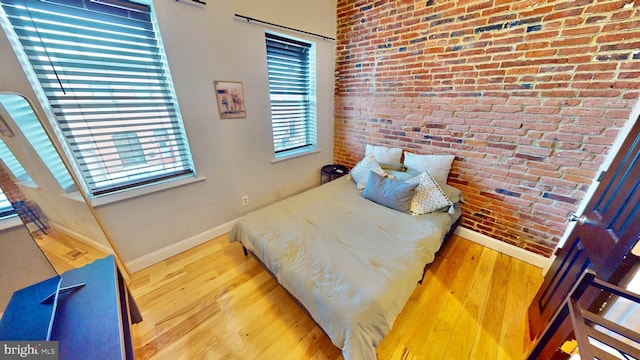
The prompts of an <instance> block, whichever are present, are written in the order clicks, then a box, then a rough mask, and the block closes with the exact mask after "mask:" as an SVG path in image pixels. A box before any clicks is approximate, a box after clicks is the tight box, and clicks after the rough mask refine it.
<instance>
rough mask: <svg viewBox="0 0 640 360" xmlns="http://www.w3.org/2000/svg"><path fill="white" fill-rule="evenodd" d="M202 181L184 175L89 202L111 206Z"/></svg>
mask: <svg viewBox="0 0 640 360" xmlns="http://www.w3.org/2000/svg"><path fill="white" fill-rule="evenodd" d="M204 180H206V178H205V177H201V176H198V177H196V176H191V175H186V176H184V177H181V178H176V179H168V180H165V181H162V182H158V183H155V184H150V185H146V186H140V187H137V188H132V189H126V190H123V191H119V192H115V193H111V194H108V195H102V196H99V197H94V198H90V199H89V201H91V206H93V207H100V206H102V205H107V204H112V203H116V202H119V201H123V200H128V199H132V198H135V197H138V196H143V195H147V194H151V193H154V192H158V191H164V190H167V189H172V188H175V187H178V186H184V185H189V184H193V183H197V182H200V181H204ZM70 198H71V199H73V197H70ZM83 202H84V201H83Z"/></svg>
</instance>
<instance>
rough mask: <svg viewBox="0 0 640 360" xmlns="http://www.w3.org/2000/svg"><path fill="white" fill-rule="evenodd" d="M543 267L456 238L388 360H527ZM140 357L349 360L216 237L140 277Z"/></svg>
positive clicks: (396, 330)
mask: <svg viewBox="0 0 640 360" xmlns="http://www.w3.org/2000/svg"><path fill="white" fill-rule="evenodd" d="M541 283H542V274H541V270H540V269H539V268H536V267H533V266H531V265H528V264H526V263H523V262H521V261H519V260H515V259H513V258H510V257H508V256H506V255H503V254H499V253H497V252H496V251H493V250H490V249H487V248H484V247H482V246H480V245H478V244H475V243H473V242H470V241H468V240H466V239H463V238H460V237H457V236H454V237H453V238H451V239H450V240H449V242H447V243H446V244H445V245H444V247H443V248H442V249H441V251H440V252H439V254H438V255H437V257H436V260H435V262H434V263H433V264H431V265H430V267H429V270H428V272H427V275H426V277H425V281H424V283H423V284H422V285H418V286H417V287H416V290H415V291H414V293H413V295H412V296H411V298H410V300H409V302H408V303H407V305H406V306H405V308H404V310H403V311H402V313H401V314H400V316H399V317H398V319H397V320H396V321H395V323H394V326H393V329H392V330H391V332H390V333H389V334H388V335H387V336H386V338H385V339H384V341H383V342H382V343H381V344H380V345H379V347H378V359H408V360H409V359H522V358H523V356H524V352H525V348H526V347H527V346H528V343H527V340H526V339H527V336H526V335H525V334H526V333H527V329H526V310H527V307H528V305H529V302H530V301H531V299H532V298H533V296H534V294H535V292H536V290H537V289H538V287H539V286H540V284H541ZM130 289H131V291H132V293H133V295H134V297H135V299H136V302H137V304H138V306H139V308H140V310H141V311H142V315H143V318H144V321H142V322H141V323H139V324H136V325H134V326H133V335H134V345H135V351H136V356H137V358H138V359H296V360H297V359H341V356H340V351H339V349H338V348H336V347H335V346H334V345H333V344H331V341H330V340H329V338H328V337H327V336H326V335H325V334H324V333H323V332H322V330H320V328H319V327H318V326H317V325H316V324H315V323H314V322H313V321H312V320H311V319H310V318H309V317H308V315H306V313H305V312H304V311H303V310H301V309H300V307H299V306H298V305H297V304H296V303H295V302H294V301H293V300H291V298H290V297H289V295H288V294H287V293H286V292H285V291H284V290H283V289H282V288H281V287H280V286H279V285H278V284H277V283H276V282H275V281H274V280H273V279H272V278H271V277H270V276H269V275H268V274H267V273H266V272H265V271H264V270H263V269H262V268H261V267H260V265H258V263H257V262H256V261H255V260H254V259H253V258H252V257H251V256H248V257H245V256H244V255H243V254H242V250H241V247H240V245H239V244H237V243H229V242H228V238H227V237H226V236H221V237H219V238H216V239H213V240H211V241H209V242H207V243H205V244H203V245H201V246H198V247H196V248H193V249H191V250H189V251H186V252H184V253H182V254H179V255H177V256H174V257H172V258H170V259H168V260H166V261H163V262H161V263H158V264H156V265H153V266H151V267H149V268H146V269H144V270H142V271H139V272H137V273H134V274H133V275H132V277H131V284H130Z"/></svg>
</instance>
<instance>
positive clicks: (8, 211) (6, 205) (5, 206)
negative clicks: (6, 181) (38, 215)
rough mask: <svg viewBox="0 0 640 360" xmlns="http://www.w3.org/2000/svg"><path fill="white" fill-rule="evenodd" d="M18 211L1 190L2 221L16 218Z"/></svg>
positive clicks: (0, 210)
mask: <svg viewBox="0 0 640 360" xmlns="http://www.w3.org/2000/svg"><path fill="white" fill-rule="evenodd" d="M16 215H17V213H16V210H15V209H14V208H13V206H12V205H11V202H9V199H7V196H6V195H5V194H4V193H3V192H2V190H0V219H6V218H8V217H12V216H16Z"/></svg>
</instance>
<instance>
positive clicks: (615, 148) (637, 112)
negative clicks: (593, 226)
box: [542, 101, 640, 275]
mask: <svg viewBox="0 0 640 360" xmlns="http://www.w3.org/2000/svg"><path fill="white" fill-rule="evenodd" d="M639 118H640V101H637V102H636V103H635V104H634V105H633V109H631V114H630V115H629V121H627V122H626V123H625V124H624V126H623V127H622V129H620V132H619V133H618V136H617V137H616V139H615V141H614V142H613V144H612V145H611V148H609V152H608V153H607V156H606V157H605V159H604V161H603V162H602V165H600V168H599V169H598V173H597V175H596V177H595V178H593V180H592V181H591V185H590V186H589V189H587V193H586V194H585V196H584V198H583V199H582V201H581V202H580V204H579V205H578V208H577V209H576V212H575V214H577V215H578V216H581V215H582V213H584V210H585V209H586V208H587V204H589V202H590V201H591V198H592V197H593V194H595V192H596V189H597V188H598V186H599V185H600V182H599V181H598V178H599V177H600V174H602V172H603V171H607V170H609V166H611V163H612V162H613V159H615V157H616V155H618V152H619V151H620V148H621V147H622V144H623V143H624V141H625V140H626V139H627V136H629V133H630V132H631V129H633V126H634V125H635V124H636V121H637V120H638V119H639ZM575 226H576V224H575V222H574V223H569V225H567V228H566V230H565V232H564V234H563V235H562V237H561V238H560V241H559V242H558V246H557V247H556V249H557V248H561V247H562V246H564V243H565V242H567V240H568V239H569V236H570V235H571V232H572V231H573V229H574V228H575ZM555 258H556V256H555V255H553V256H551V259H550V261H549V263H548V264H547V266H545V267H544V268H543V271H542V273H543V274H544V275H546V274H547V271H549V267H551V264H552V263H553V260H555Z"/></svg>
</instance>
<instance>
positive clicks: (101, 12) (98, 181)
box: [0, 0, 194, 196]
mask: <svg viewBox="0 0 640 360" xmlns="http://www.w3.org/2000/svg"><path fill="white" fill-rule="evenodd" d="M0 3H1V4H2V9H3V14H2V15H3V16H4V17H6V19H8V21H9V23H10V24H11V28H10V29H5V31H6V32H7V33H8V34H9V36H14V37H15V38H17V39H18V41H19V44H20V45H21V46H20V47H19V48H16V49H15V50H16V52H17V53H18V55H19V56H18V57H19V58H26V59H27V60H28V63H29V64H27V65H25V64H23V66H25V69H26V70H27V71H33V73H34V74H35V77H36V78H37V80H38V82H39V84H32V85H34V87H40V89H41V90H43V92H44V94H45V95H46V99H47V100H48V103H49V105H50V108H51V109H52V112H53V114H54V115H55V120H56V124H57V126H58V129H57V130H59V132H60V133H61V134H62V137H63V138H64V139H63V140H64V143H65V144H66V150H68V151H69V152H70V154H71V156H72V158H73V160H74V162H75V164H74V165H75V166H74V169H75V170H77V171H78V172H79V175H80V176H79V177H80V178H81V179H82V180H83V181H84V186H85V187H86V190H87V191H88V192H89V193H90V194H91V195H93V196H97V195H103V194H108V193H112V192H115V191H121V190H125V189H129V188H132V187H137V186H142V185H146V184H150V183H154V182H157V181H162V180H167V179H171V178H175V177H180V176H184V175H188V174H191V175H192V174H193V173H194V167H193V162H192V160H191V154H190V151H189V146H188V143H187V139H186V135H185V132H184V128H183V125H182V120H181V117H180V113H179V109H178V105H177V101H176V98H175V94H174V91H173V85H172V82H171V79H170V76H169V71H168V66H167V64H166V61H165V55H164V49H163V48H162V45H161V42H160V39H159V34H158V32H157V30H156V29H155V28H154V19H153V14H152V11H151V8H150V7H149V6H147V5H144V4H139V3H135V2H131V1H127V0H46V1H40V0H0ZM36 92H38V91H36ZM132 134H133V135H132ZM158 134H162V135H158ZM134 135H135V137H134ZM122 139H135V140H125V141H127V142H128V145H126V146H123V145H122V144H123V142H122V141H123V140H122ZM131 141H133V142H135V146H131Z"/></svg>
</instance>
